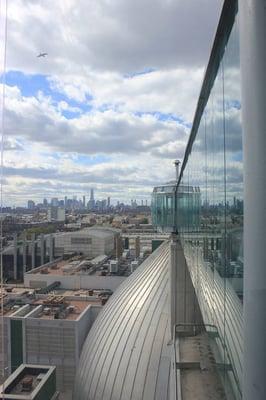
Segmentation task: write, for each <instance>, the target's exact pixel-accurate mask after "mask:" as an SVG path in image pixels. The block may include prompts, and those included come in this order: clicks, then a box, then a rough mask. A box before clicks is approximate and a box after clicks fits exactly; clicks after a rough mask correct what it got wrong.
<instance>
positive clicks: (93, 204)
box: [88, 189, 95, 210]
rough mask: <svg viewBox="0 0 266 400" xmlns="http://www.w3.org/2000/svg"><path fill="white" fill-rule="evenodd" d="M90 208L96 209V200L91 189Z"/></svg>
mask: <svg viewBox="0 0 266 400" xmlns="http://www.w3.org/2000/svg"><path fill="white" fill-rule="evenodd" d="M88 206H89V209H90V210H93V209H94V207H95V200H94V190H93V189H91V191H90V200H89V202H88Z"/></svg>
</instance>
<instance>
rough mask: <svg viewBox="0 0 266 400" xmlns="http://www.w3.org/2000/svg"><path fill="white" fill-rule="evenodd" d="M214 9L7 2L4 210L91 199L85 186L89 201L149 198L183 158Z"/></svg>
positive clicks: (139, 0)
mask: <svg viewBox="0 0 266 400" xmlns="http://www.w3.org/2000/svg"><path fill="white" fill-rule="evenodd" d="M5 3H6V0H0V5H1V7H0V18H1V20H0V22H2V23H0V26H1V28H0V29H1V32H0V38H1V43H2V44H1V46H0V55H1V57H0V59H1V93H3V70H4V65H3V59H4V57H3V55H4V48H3V43H4V42H3V38H4V34H5V31H4V25H5V24H4V23H3V22H4V5H5ZM221 8H222V0H186V1H184V0H57V1H54V0H9V2H8V19H7V52H6V74H5V83H6V86H5V108H4V169H3V174H4V177H3V203H4V205H10V206H13V205H15V206H17V205H22V206H23V205H26V204H27V201H28V200H29V199H33V200H35V201H36V202H40V201H42V200H43V198H48V199H50V198H51V197H59V198H63V197H64V196H65V195H66V196H68V197H73V196H74V195H75V196H77V197H81V196H83V195H86V196H87V197H89V191H90V188H94V190H95V197H96V199H103V198H106V197H107V196H110V197H111V201H113V202H116V201H117V200H120V201H124V202H126V203H129V202H130V200H131V199H136V200H137V201H139V202H140V201H141V200H142V199H143V200H146V199H147V200H148V201H149V200H150V195H151V191H152V188H153V186H155V185H158V184H160V183H162V182H165V181H168V180H170V179H173V178H174V175H175V171H174V167H173V160H174V159H180V160H182V157H183V155H184V151H185V148H186V143H187V140H188V136H189V132H190V127H191V124H192V121H193V116H194V112H195V107H196V103H197V100H198V96H199V91H200V87H201V83H202V79H203V74H204V70H205V68H206V66H207V62H208V57H209V54H210V50H211V46H212V42H213V39H214V35H215V31H216V27H217V24H218V20H219V16H220V13H221ZM40 52H47V53H48V55H47V57H40V58H38V57H37V55H38V54H39V53H40ZM1 102H2V96H1ZM1 118H2V115H1Z"/></svg>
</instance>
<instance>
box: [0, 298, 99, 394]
mask: <svg viewBox="0 0 266 400" xmlns="http://www.w3.org/2000/svg"><path fill="white" fill-rule="evenodd" d="M78 294H79V296H77V293H75V292H74V293H72V294H71V293H68V294H67V295H36V294H34V295H32V298H30V297H29V298H28V304H25V301H23V298H21V302H20V303H21V304H19V302H18V301H16V302H15V303H14V302H6V304H5V306H4V317H3V321H4V332H5V335H4V349H5V353H4V357H3V355H2V354H1V364H2V366H3V358H4V361H5V364H4V367H5V369H6V373H12V372H13V371H15V370H16V369H17V368H18V367H19V366H20V365H21V364H22V363H30V364H36V365H54V366H56V386H57V390H59V391H60V392H63V393H66V394H67V393H68V394H69V393H70V392H71V390H72V387H73V382H74V377H75V371H76V368H77V365H78V361H79V356H80V352H81V349H82V346H83V342H84V340H85V338H86V335H87V333H88V332H89V330H90V328H91V326H92V324H93V322H94V320H95V318H96V316H97V315H98V313H99V311H100V310H101V308H102V300H101V298H100V297H98V296H88V295H86V294H83V295H82V294H81V293H78Z"/></svg>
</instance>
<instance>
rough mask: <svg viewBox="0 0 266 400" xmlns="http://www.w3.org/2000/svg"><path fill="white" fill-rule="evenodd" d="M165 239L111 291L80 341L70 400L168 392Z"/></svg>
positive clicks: (163, 396) (162, 395) (143, 396)
mask: <svg viewBox="0 0 266 400" xmlns="http://www.w3.org/2000/svg"><path fill="white" fill-rule="evenodd" d="M168 262H169V243H164V244H163V245H162V246H161V247H160V248H159V249H157V250H156V251H155V252H154V253H153V254H152V255H151V256H150V257H149V258H148V259H147V260H146V261H145V262H144V263H143V264H142V265H141V266H140V267H139V268H138V269H137V270H136V271H135V273H134V274H132V275H131V276H130V277H129V278H128V279H127V280H126V281H125V282H124V283H123V284H122V285H121V286H120V287H119V288H118V290H117V291H116V292H115V294H114V295H113V296H112V298H111V299H110V300H109V302H108V303H107V305H106V306H105V308H104V309H103V311H102V312H101V313H100V315H99V317H98V318H97V320H96V321H95V323H94V325H93V327H92V329H91V331H90V333H89V335H88V338H87V340H86V342H85V344H84V347H83V352H82V355H81V360H80V365H79V369H78V373H77V376H76V384H75V389H74V399H75V400H88V399H93V400H96V399H99V400H111V399H113V400H114V399H116V400H118V399H121V400H130V399H132V400H133V399H135V400H137V399H145V400H149V399H150V400H155V399H158V400H164V399H165V400H166V399H169V396H170V393H169V391H170V386H171V387H174V385H169V380H170V368H171V346H169V345H168V342H169V339H170V329H169V321H168V320H169V304H168V292H169V290H168V278H169V272H168Z"/></svg>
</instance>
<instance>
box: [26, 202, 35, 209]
mask: <svg viewBox="0 0 266 400" xmlns="http://www.w3.org/2000/svg"><path fill="white" fill-rule="evenodd" d="M34 207H35V203H34V201H33V200H29V201H28V209H29V210H33V209H34Z"/></svg>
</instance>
